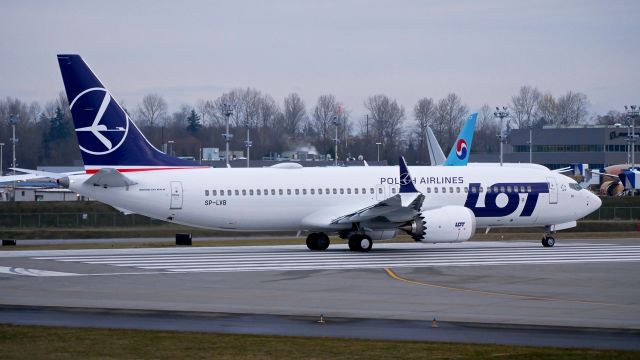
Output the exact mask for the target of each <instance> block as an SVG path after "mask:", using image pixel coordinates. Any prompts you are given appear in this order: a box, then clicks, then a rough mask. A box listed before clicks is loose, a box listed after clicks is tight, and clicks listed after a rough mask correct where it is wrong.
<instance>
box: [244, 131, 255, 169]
mask: <svg viewBox="0 0 640 360" xmlns="http://www.w3.org/2000/svg"><path fill="white" fill-rule="evenodd" d="M244 126H245V127H246V128H247V140H246V141H245V142H244V145H245V146H246V147H247V167H249V149H251V145H253V142H252V141H251V138H250V137H249V130H250V129H251V122H250V121H249V120H247V121H246V122H245V123H244Z"/></svg>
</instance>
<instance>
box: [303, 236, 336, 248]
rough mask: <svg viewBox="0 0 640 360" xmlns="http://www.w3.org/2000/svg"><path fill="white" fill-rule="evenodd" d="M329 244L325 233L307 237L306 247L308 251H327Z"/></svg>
mask: <svg viewBox="0 0 640 360" xmlns="http://www.w3.org/2000/svg"><path fill="white" fill-rule="evenodd" d="M330 243H331V242H330V241H329V237H328V236H327V234H325V233H311V234H309V235H307V247H308V248H309V250H319V251H322V250H327V248H328V247H329V244H330Z"/></svg>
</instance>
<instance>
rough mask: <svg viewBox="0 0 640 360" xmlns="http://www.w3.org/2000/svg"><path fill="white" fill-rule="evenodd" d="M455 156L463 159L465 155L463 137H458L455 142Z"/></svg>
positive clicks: (465, 146)
mask: <svg viewBox="0 0 640 360" xmlns="http://www.w3.org/2000/svg"><path fill="white" fill-rule="evenodd" d="M456 156H457V157H458V159H460V160H464V159H465V158H466V157H467V142H466V141H465V140H464V139H458V142H457V143H456Z"/></svg>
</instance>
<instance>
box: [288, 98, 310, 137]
mask: <svg viewBox="0 0 640 360" xmlns="http://www.w3.org/2000/svg"><path fill="white" fill-rule="evenodd" d="M282 115H283V124H282V125H283V126H284V130H285V132H286V133H287V134H288V135H289V136H291V137H292V138H293V137H295V136H296V134H297V133H299V132H300V131H302V126H303V124H304V121H305V119H306V116H307V110H306V109H305V105H304V101H303V100H302V99H301V98H300V95H298V94H297V93H291V94H289V95H288V96H287V97H286V98H285V99H284V109H283V111H282Z"/></svg>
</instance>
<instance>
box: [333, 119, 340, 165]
mask: <svg viewBox="0 0 640 360" xmlns="http://www.w3.org/2000/svg"><path fill="white" fill-rule="evenodd" d="M339 125H340V121H338V116H337V115H334V116H333V126H335V127H336V137H335V138H334V139H333V141H334V142H335V143H336V144H335V153H334V154H335V156H334V157H335V159H334V162H335V166H338V126H339Z"/></svg>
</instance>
